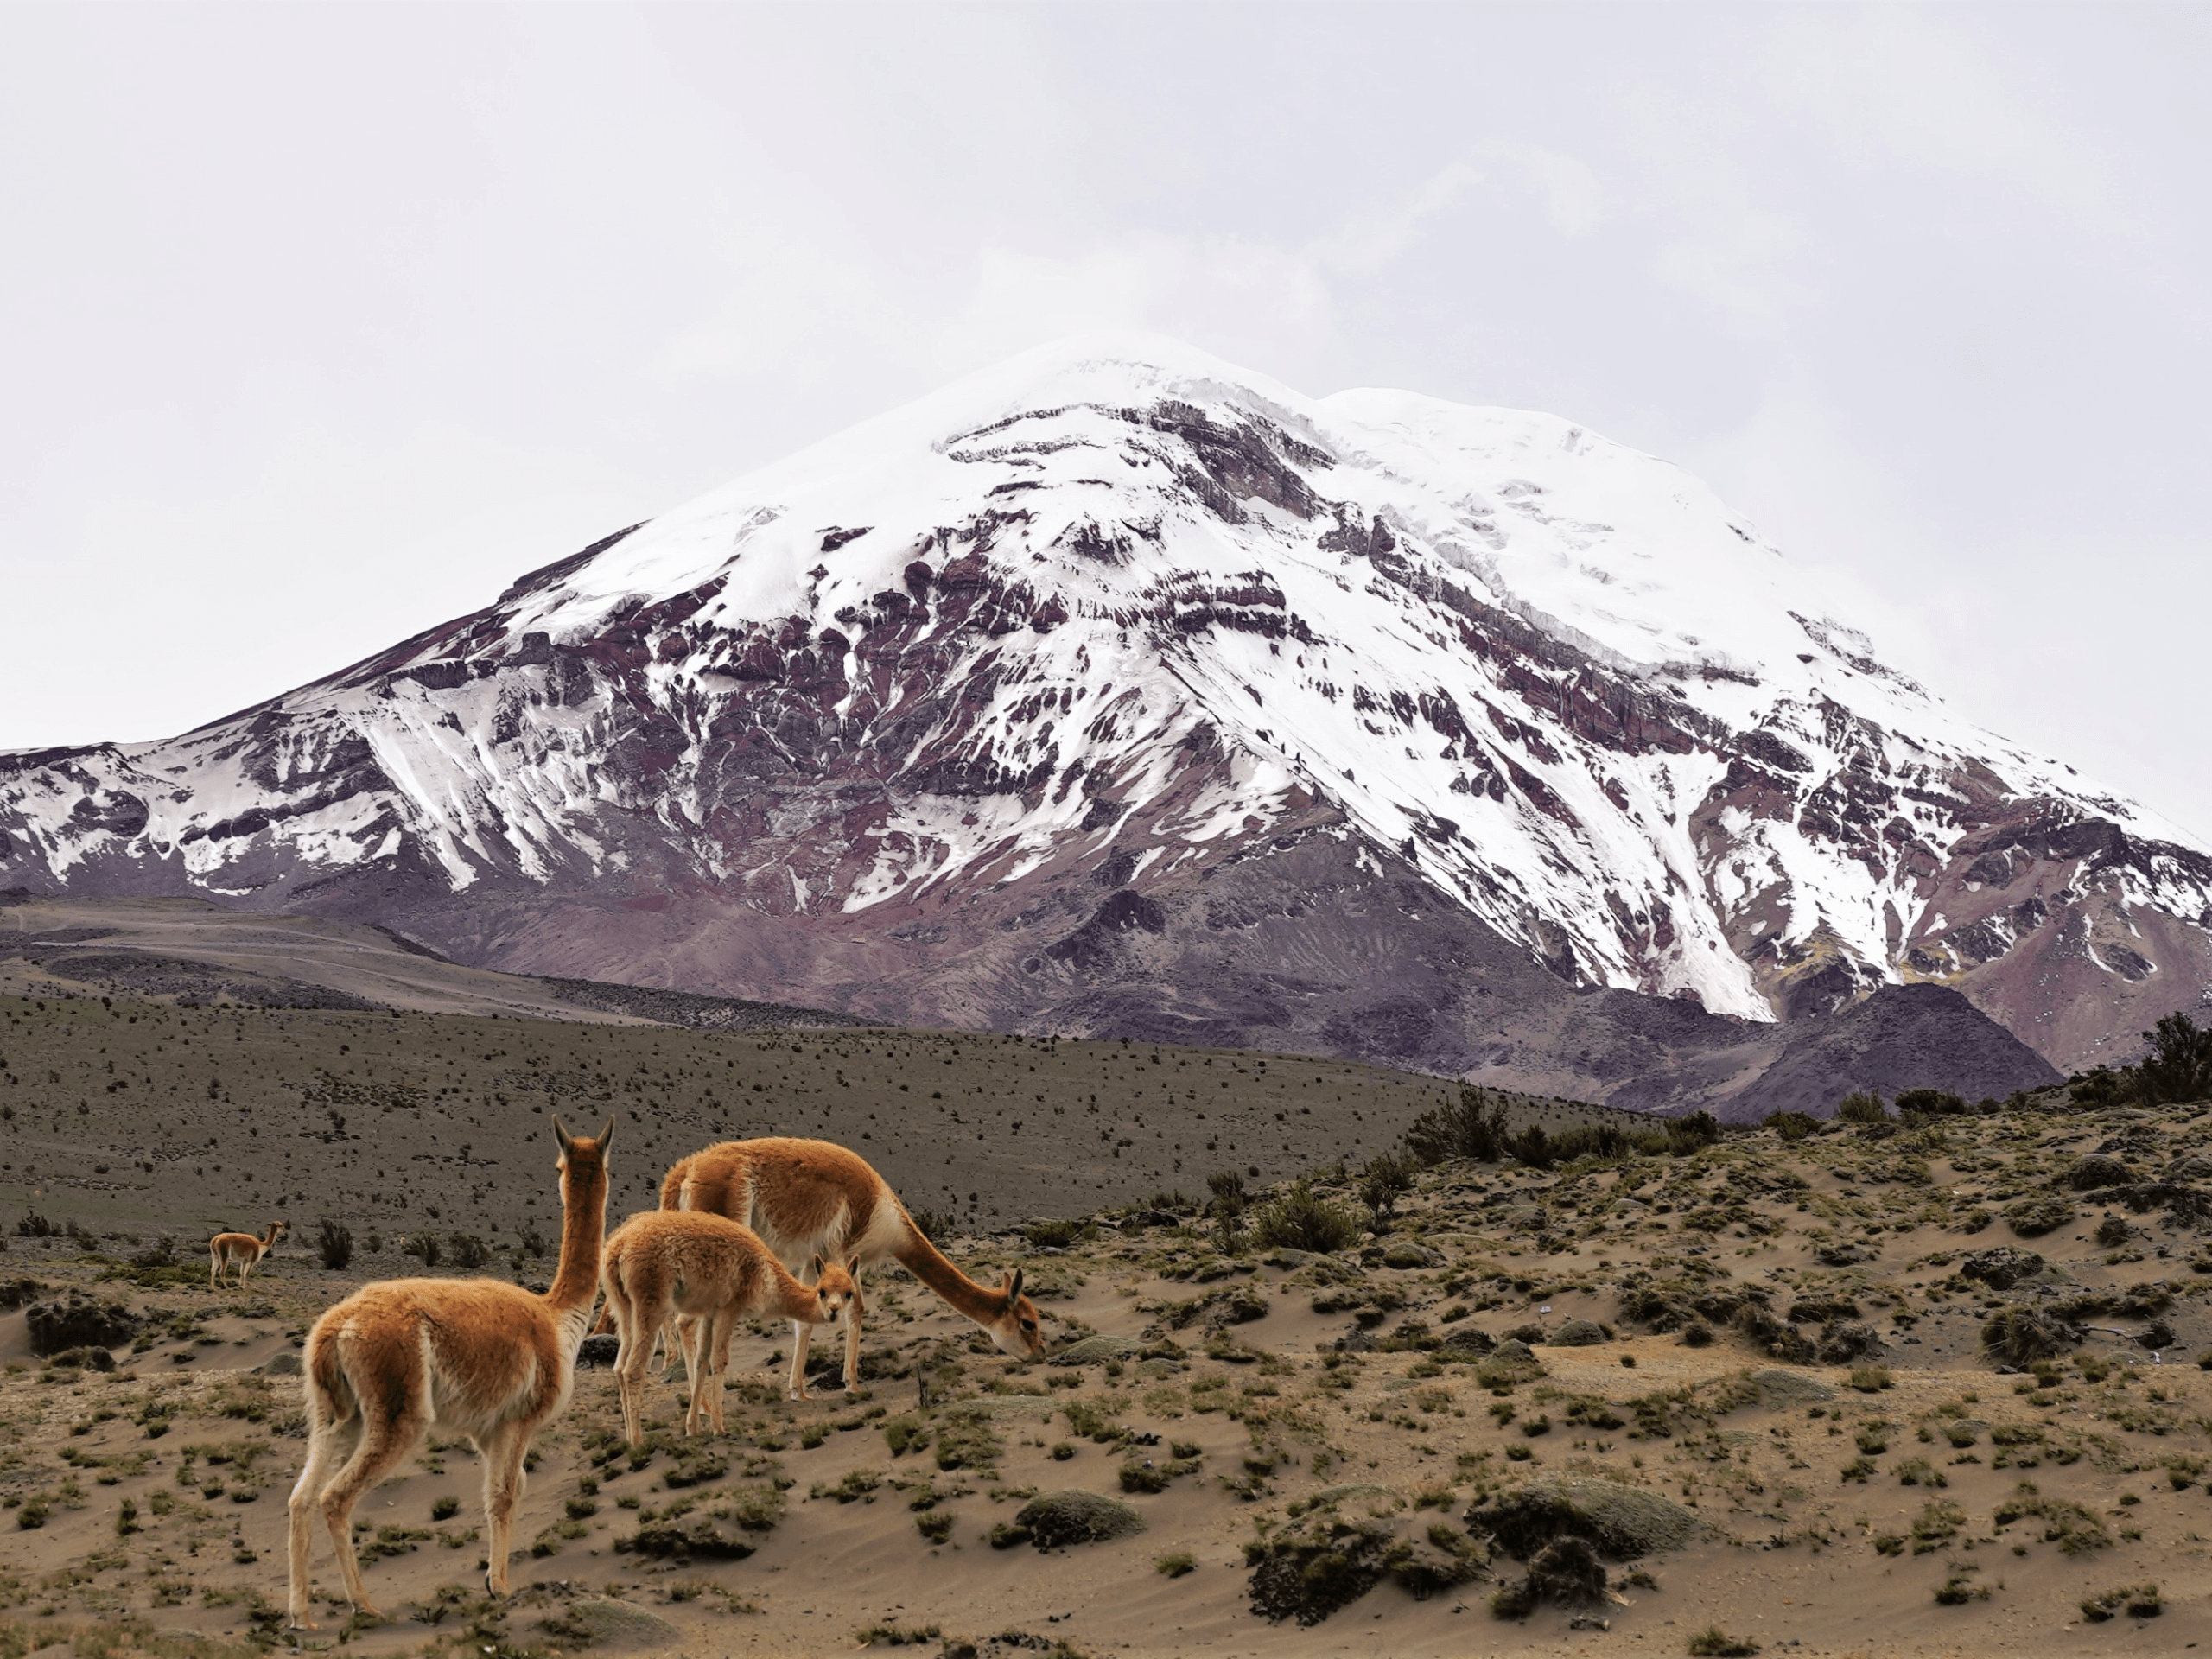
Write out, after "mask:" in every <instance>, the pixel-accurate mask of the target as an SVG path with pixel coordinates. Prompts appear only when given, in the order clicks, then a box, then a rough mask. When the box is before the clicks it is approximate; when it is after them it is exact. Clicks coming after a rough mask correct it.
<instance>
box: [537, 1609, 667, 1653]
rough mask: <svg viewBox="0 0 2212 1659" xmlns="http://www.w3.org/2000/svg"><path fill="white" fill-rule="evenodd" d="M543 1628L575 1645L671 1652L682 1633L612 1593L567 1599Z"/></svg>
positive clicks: (652, 1613)
mask: <svg viewBox="0 0 2212 1659" xmlns="http://www.w3.org/2000/svg"><path fill="white" fill-rule="evenodd" d="M543 1628H544V1629H545V1630H546V1631H547V1632H548V1633H549V1634H550V1635H553V1636H556V1637H567V1638H568V1639H569V1642H571V1643H575V1645H577V1646H587V1647H651V1648H655V1649H661V1650H663V1651H669V1652H672V1651H674V1650H675V1649H676V1648H677V1647H678V1646H679V1645H681V1643H682V1642H683V1631H681V1630H678V1629H677V1627H676V1626H675V1625H673V1624H670V1623H669V1621H668V1620H666V1619H664V1618H662V1617H661V1616H660V1615H659V1614H658V1613H656V1612H651V1611H647V1610H646V1609H645V1608H643V1607H633V1606H632V1605H630V1604H629V1603H628V1602H626V1601H620V1600H617V1599H615V1598H614V1597H613V1596H587V1597H582V1598H580V1599H577V1600H575V1601H572V1602H570V1603H569V1605H567V1606H566V1607H564V1608H563V1609H562V1610H561V1611H560V1613H559V1614H558V1615H557V1616H556V1617H555V1618H550V1619H548V1620H546V1621H545V1624H544V1627H543Z"/></svg>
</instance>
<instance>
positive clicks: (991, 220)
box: [0, 0, 2212, 836]
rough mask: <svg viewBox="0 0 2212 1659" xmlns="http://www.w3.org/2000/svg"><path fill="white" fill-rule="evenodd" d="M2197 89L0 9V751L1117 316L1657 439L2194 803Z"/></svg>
mask: <svg viewBox="0 0 2212 1659" xmlns="http://www.w3.org/2000/svg"><path fill="white" fill-rule="evenodd" d="M2209 76H2212V8H2208V7H2205V6H2202V5H2201V4H2189V5H2177V6H2172V7H2160V6H2150V5H2143V6H2127V5H2113V4H2101V5H2093V6H2081V7H2069V6H2063V5H2043V6H2032V7H2031V6H2023V5H2017V4H2005V5H2001V6H1994V7H1990V8H1986V9H1981V8H1975V7H1972V6H1957V5H1950V6H1942V7H1916V8H1895V9H1893V8H1883V7H1848V6H1833V7H1823V6H1815V5H1760V6H1751V7H1737V8H1731V7H1701V6H1695V5H1688V4H1669V5H1652V4H1646V3H1637V4H1633V5H1627V6H1620V7H1608V6H1575V5H1569V4H1544V5H1527V6H1512V5H1499V6H1480V7H1478V6H1456V7H1446V6H1441V5H1437V6H1417V5H1395V6H1393V5H1383V4H1373V3H1370V4H1357V5H1342V6H1305V7H1301V6H1296V5H1286V4H1271V5H1262V4H1239V5H1228V6H1207V5H1203V4H1197V3H1192V0H1179V3H1175V4H1173V5H1169V4H1149V5H1139V4H1126V3H1125V4H1119V5H1112V6H1107V5H1095V6H1078V5H1035V4H1033V5H1015V6H993V5H982V4H972V5H959V6H933V5H929V4H920V3H911V0H909V3H901V4H899V5H897V6H893V7H890V8H887V9H883V10H869V9H838V8H833V7H830V6H827V5H811V6H791V7H780V8H766V7H763V8H758V9H748V8H741V7H736V6H729V5H718V6H714V7H702V8H699V9H696V10H695V9H689V8H684V7H679V6H672V5H656V6H650V7H645V8H642V9H638V10H626V9H620V8H614V7H583V6H578V7H561V8H556V7H550V6H543V5H533V6H526V7H521V8H518V9H513V10H505V9H500V8H498V7H494V6H489V5H478V6H450V5H449V6H435V7H429V6H376V7H368V8H364V9H359V10H353V9H348V8H346V7H344V6H340V5H332V4H318V5H314V6H283V7H280V6H274V5H261V6H254V7H248V8H238V9H232V8H225V7H216V6H207V5H194V4H181V5H162V6H159V7H154V8H150V9H143V10H141V9H134V8H131V7H129V6H123V5H97V6H87V5H79V4H70V5H67V6H55V7H52V8H42V7H40V6H36V5H30V4H23V3H16V4H11V5H8V6H5V7H3V8H0V248H4V250H5V257H0V457H4V459H3V460H0V747H10V746H14V747H24V746H33V745H44V744H50V743H62V742H86V741H95V740H101V739H134V738H148V737H155V736H162V735H166V734H170V733H173V732H176V731H179V730H182V729H184V728H188V727H190V726H193V725H195V724H198V723H199V722H200V721H206V720H208V719H211V718H213V717H215V716H218V715H223V714H226V713H228V712H230V711H231V710H232V709H236V708H238V707H239V706H241V705H243V704H245V703H249V702H253V701H256V700H257V699H259V698H260V697H263V696H267V695H270V694H271V693H273V692H276V691H277V690H283V689H285V688H288V687H289V686H291V685H294V684H296V683H300V682H302V681H304V680H307V679H309V678H312V677H315V676H317V675H319V674H321V673H323V672H326V671H329V670H332V669H334V668H335V667H337V666H339V665H340V664H344V663H346V662H349V661H351V660H353V659H354V658H359V657H361V656H364V655H366V654H367V653H369V652H372V651H373V650H375V649H377V648H378V647H379V646H382V645H386V644H389V643H391V641H393V640H395V639H398V638H400V637H402V636H403V635H404V634H407V633H410V632H414V631H416V629H418V628H420V627H423V626H426V625H428V624H430V623H432V622H435V621H437V620H442V618H444V617H447V616H449V615H452V614H454V613H458V612H461V611H464V610H467V609H471V608H474V607H476V606H478V605H480V604H482V603H483V602H485V601H486V600H488V599H489V598H491V597H492V596H493V594H495V593H497V592H498V590H499V588H501V587H503V586H505V583H506V582H507V581H508V580H509V579H510V578H511V577H512V576H513V575H516V574H517V573H518V572H520V571H521V570H523V569H527V568H529V567H531V566H534V565H537V564H541V563H545V562H546V561H548V560H550V559H552V558H555V557H557V556H561V555H562V554H563V553H566V552H569V551H571V550H574V549H575V548H576V547H578V546H581V545H582V544H583V543H586V542H588V541H590V540H593V539H594V538H596V537H598V536H600V535H601V534H604V533H605V532H607V531H609V530H612V529H614V528H617V527H619V526H620V525H622V524H628V523H631V522H632V521H633V520H635V519H638V518H644V517H646V516H648V515H650V514H652V513H655V512H659V511H661V510H663V509H664V508H666V507H669V506H671V505H675V504H677V503H678V502H680V501H682V500H683V499H686V498H687V497H689V496H690V495H692V494H694V493H697V492H699V491H701V490H702V489H704V488H707V487H709V486H713V485H715V484H717V483H720V482H721V481H723V480H726V479H728V478H729V477H732V476H734V475H735V474H738V473H740V472H742V471H744V470H746V469H747V468H749V467H753V466H754V465H756V464H758V463H760V462H762V461H769V460H772V459H774V458H775V457H776V456H778V455H779V454H784V453H785V452H787V451H789V450H791V449H793V448H797V447H798V446H799V445H801V444H803V443H805V442H810V441H811V440H813V439H815V438H817V437H819V436H821V435H824V434H825V433H828V432H830V431H834V430H836V429H838V428H840V427H842V426H844V425H847V424H849V423H852V422H854V421H855V420H858V419H861V418H862V417H865V416H868V415H871V414H874V413H875V412H877V411H879V410H882V409H884V408H886V407H888V406H890V405H892V404H896V403H899V402H901V401H903V400H905V399H906V398H908V397H913V396H915V395H918V394H919V393H921V392H923V391H928V390H929V389H931V387H933V386H935V385H938V384H940V383H942V382H943V381H944V380H946V379H949V378H952V377H954V376H956V375H957V374H960V373H962V372H966V371H968V370H969V369H972V368H975V367H977V366H980V365H983V364H986V363H988V362H990V361H993V360H995V359H998V358H1000V357H1002V356H1005V355H1007V354H1010V353H1013V352H1015V351H1018V350H1020V349H1022V348H1023V347H1026V346H1031V345H1034V344H1036V343H1038V342H1039V341H1040V340H1047V339H1051V338H1052V337H1054V336H1057V335H1060V334H1069V333H1072V332H1076V331H1078V330H1084V329H1090V328H1096V327H1147V328H1153V329H1157V330H1160V331H1161V332H1164V333H1167V334H1176V335H1179V336H1181V337H1183V338H1185V339H1187V340H1191V341H1192V342H1194V343H1195V344H1198V345H1199V346H1205V347H1206V348H1208V349H1210V350H1211V351H1214V352H1216V353H1219V354H1221V355H1223V356H1224V357H1227V358H1229V359H1232V360H1233V361H1236V362H1239V363H1243V364H1245V365H1249V366H1250V367H1253V368H1256V369H1259V370H1262V371H1264V372H1268V373H1271V374H1274V375H1275V376H1277V377H1279V378H1281V379H1283V380H1285V381H1287V382H1288V383H1289V384H1290V385H1294V386H1296V387H1298V388H1300V390H1302V391H1307V392H1311V393H1314V394H1317V395H1318V394H1325V393H1327V392H1330V391H1336V390H1338V389H1340V388H1343V387H1346V386H1353V385H1392V386H1404V387H1410V388H1412V389H1414V390H1416V391H1423V392H1427V393H1431V394H1433V395H1435V396H1438V397H1449V398H1453V399H1457V400H1459V401H1463V402H1468V403H1478V404H1508V405H1513V406H1517V407H1522V408H1529V409H1540V410H1549V411H1552V412H1554V413H1555V414H1559V415H1561V416H1568V417H1570V418H1572V419H1574V420H1577V421H1580V422H1582V423H1586V424H1588V425H1590V426H1592V427H1594V428H1596V429H1599V431H1602V432H1604V433H1605V434H1607V435H1610V436H1611V437H1613V438H1616V439H1618V440H1620V441H1621V442H1626V443H1629V444H1631V445H1634V446H1636V447H1637V448H1643V449H1646V450H1649V451H1652V452H1654V453H1656V454H1662V455H1665V456H1667V457H1669V458H1670V459H1673V460H1675V461H1681V462H1682V463H1683V464H1685V465H1687V466H1688V467H1691V468H1693V469H1694V470H1695V471H1697V472H1699V473H1700V474H1703V475H1704V476H1705V477H1707V479H1709V480H1711V481H1712V482H1713V484H1714V485H1715V486H1716V487H1717V488H1718V489H1719V492H1720V493H1721V494H1722V496H1723V497H1724V498H1726V499H1728V500H1729V501H1731V502H1732V504H1734V505H1736V506H1738V508H1739V509H1740V510H1742V511H1744V512H1748V513H1749V514H1750V515H1751V517H1752V518H1755V519H1756V520H1758V523H1759V524H1760V525H1761V527H1762V528H1763V529H1764V531H1765V532H1766V533H1767V535H1768V536H1769V537H1770V538H1772V539H1773V540H1775V541H1776V542H1777V543H1779V544H1780V545H1781V546H1783V548H1784V549H1785V550H1787V551H1788V552H1789V555H1790V556H1792V557H1793V558H1795V559H1796V560H1798V561H1800V562H1802V563H1806V564H1808V565H1811V566H1815V567H1818V568H1820V569H1821V570H1822V571H1823V572H1824V574H1825V575H1826V576H1827V579H1828V580H1829V581H1830V582H1831V583H1832V585H1833V587H1834V590H1835V591H1836V592H1837V593H1838V594H1840V596H1841V597H1840V600H1839V608H1840V610H1841V611H1842V612H1843V613H1845V614H1847V615H1849V616H1851V617H1852V618H1853V620H1858V621H1859V622H1861V623H1862V624H1863V625H1864V626H1867V627H1868V628H1869V630H1870V631H1871V632H1873V633H1874V634H1875V636H1876V638H1877V639H1878V642H1879V644H1880V645H1881V647H1882V648H1883V650H1884V652H1885V655H1886V656H1888V657H1889V658H1891V660H1892V661H1895V662H1897V663H1898V664H1900V665H1902V666H1904V667H1905V668H1907V669H1908V670H1909V671H1913V672H1915V673H1916V674H1917V675H1918V676H1919V677H1921V678H1923V680H1924V681H1926V682H1927V683H1929V685H1930V686H1931V687H1932V688H1934V689H1936V690H1939V691H1941V692H1942V693H1943V694H1944V695H1946V696H1948V698H1949V699H1950V700H1951V701H1952V702H1954V703H1955V704H1956V705H1957V706H1959V707H1960V708H1961V709H1963V710H1964V711H1965V712H1966V713H1967V715H1969V716H1971V717H1972V718H1974V719H1976V720H1978V721H1981V722H1982V723H1983V724H1985V725H1987V726H1990V727H1993V728H1997V729H1999V730H2002V731H2004V732H2005V733H2007V734H2010V735H2012V736H2013V737H2015V738H2017V739H2018V740H2019V741H2023V742H2026V743H2029V744H2031V745H2033V746H2036V747H2041V748H2044V749H2045V750H2048V751H2050V752H2051V753H2055V754H2057V755H2059V756H2061V757H2062V758H2063V759H2066V760H2071V761H2073V762H2075V764H2076V765H2078V766H2081V767H2082V770H2083V771H2084V772H2087V773H2088V774H2090V775H2092V776H2097V777H2101V778H2103V779H2107V780H2108V781H2110V782H2113V783H2115V784H2118V785H2120V786H2122V787H2123V788H2126V789H2128V790H2130V791H2133V792H2134V793H2136V794H2138V795H2139V796H2141V797H2143V798H2145V799H2146V800H2148V801H2149V802H2151V803H2152V804H2154V805H2156V806H2158V807H2161V808H2163V809H2164V810H2166V811H2168V812H2169V813H2171V814H2173V815H2175V816H2177V817H2179V818H2181V819H2182V820H2183V822H2184V823H2189V824H2190V825H2192V826H2193V827H2195V828H2196V829H2198V830H2199V831H2201V832H2203V833H2205V834H2207V835H2208V836H2212V768H2208V766H2207V765H2206V763H2205V760H2204V756H2205V753H2206V750H2207V745H2206V743H2205V741H2204V734H2205V730H2206V726H2207V721H2206V718H2205V696H2206V680H2207V677H2208V675H2207V669H2206V651H2205V646H2204V640H2205V635H2206V631H2207V620H2208V608H2212V607H2208V601H2212V575H2208V573H2207V559H2206V552H2207V546H2206V543H2207V532H2206V530H2205V527H2204V526H2205V523H2206V514H2205V508H2204V504H2203V499H2202V498H2203V496H2204V493H2205V489H2206V485H2207V481H2208V470H2209V469H2208V460H2207V457H2208V455H2209V454H2212V413H2208V410H2212V400H2209V399H2208V396H2207V391H2206V388H2207V387H2208V385H2212V342H2209V341H2208V305H2209V304H2212V301H2209V300H2208V296H2212V283H2208V280H2207V278H2208V275H2209V274H2212V273H2208V270H2207V264H2208V259H2207V253H2208V218H2212V206H2208V203H2212V192H2208V190H2207V188H2206V185H2205V181H2204V169H2205V165H2206V161H2207V157H2208V154H2212V99H2207V98H2206V97H2205V96H2204V92H2203V88H2204V86H2205V84H2206V82H2207V79H2208V77H2209ZM2191 111H2195V113H2191Z"/></svg>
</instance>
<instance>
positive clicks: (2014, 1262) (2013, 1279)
mask: <svg viewBox="0 0 2212 1659" xmlns="http://www.w3.org/2000/svg"><path fill="white" fill-rule="evenodd" d="M2043 1268H2044V1261H2043V1257H2042V1256H2041V1255H2037V1253H2036V1252H2035V1251H2033V1250H2016V1249H2013V1248H2012V1246H2011V1245H2009V1244H1999V1246H1997V1248H1996V1249H1990V1250H1975V1251H1973V1252H1972V1253H1971V1254H1969V1255H1967V1258H1966V1259H1965V1260H1964V1261H1962V1262H1960V1263H1959V1271H1960V1272H1961V1273H1962V1274H1965V1275H1966V1276H1967V1278H1969V1279H1979V1280H1980V1281H1981V1282H1982V1283H1983V1284H1985V1285H1987V1286H1988V1287H1990V1288H1991V1289H1992V1290H2010V1289H2012V1287H2013V1286H2015V1285H2017V1284H2018V1283H2019V1282H2020V1281H2022V1280H2023V1279H2032V1278H2034V1277H2035V1276H2036V1274H2039V1273H2041V1272H2042V1271H2043Z"/></svg>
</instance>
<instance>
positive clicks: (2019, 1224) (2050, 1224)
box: [2005, 1198, 2074, 1238]
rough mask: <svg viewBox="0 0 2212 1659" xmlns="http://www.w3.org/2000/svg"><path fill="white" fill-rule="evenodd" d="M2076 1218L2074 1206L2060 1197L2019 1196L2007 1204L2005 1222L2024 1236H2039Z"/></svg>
mask: <svg viewBox="0 0 2212 1659" xmlns="http://www.w3.org/2000/svg"><path fill="white" fill-rule="evenodd" d="M2073 1219H2074V1206H2073V1205H2070V1204H2069V1203H2067V1202H2066V1200H2065V1199H2063V1198H2018V1199H2015V1200H2014V1201H2013V1202H2012V1203H2011V1204H2008V1205H2005V1224H2006V1225H2007V1226H2009V1227H2010V1228H2012V1230H2013V1231H2014V1232H2016V1233H2018V1235H2019V1236H2021V1237H2022V1238H2039V1237H2041V1236H2043V1235H2044V1234H2045V1233H2048V1232H2052V1231H2055V1230H2056V1229H2058V1228H2061V1227H2063V1226H2064V1225H2065V1224H2067V1223H2068V1222H2069V1221H2071V1220H2073Z"/></svg>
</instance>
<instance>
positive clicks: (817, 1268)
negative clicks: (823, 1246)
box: [806, 1255, 822, 1279]
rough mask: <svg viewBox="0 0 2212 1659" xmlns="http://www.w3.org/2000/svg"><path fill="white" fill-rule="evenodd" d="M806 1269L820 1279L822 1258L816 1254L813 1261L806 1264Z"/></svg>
mask: <svg viewBox="0 0 2212 1659" xmlns="http://www.w3.org/2000/svg"><path fill="white" fill-rule="evenodd" d="M806 1270H807V1271H808V1272H809V1273H810V1274H813V1275H814V1276H815V1277H816V1278H817V1279H819V1278H820V1277H821V1276H822V1258H821V1257H820V1256H818V1255H817V1256H816V1257H815V1258H814V1260H813V1261H811V1262H808V1263H807V1264H806Z"/></svg>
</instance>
